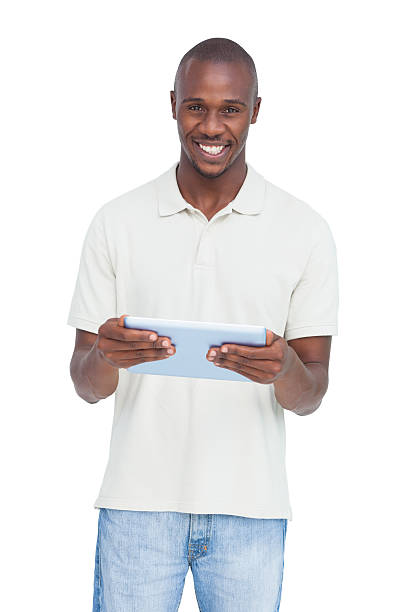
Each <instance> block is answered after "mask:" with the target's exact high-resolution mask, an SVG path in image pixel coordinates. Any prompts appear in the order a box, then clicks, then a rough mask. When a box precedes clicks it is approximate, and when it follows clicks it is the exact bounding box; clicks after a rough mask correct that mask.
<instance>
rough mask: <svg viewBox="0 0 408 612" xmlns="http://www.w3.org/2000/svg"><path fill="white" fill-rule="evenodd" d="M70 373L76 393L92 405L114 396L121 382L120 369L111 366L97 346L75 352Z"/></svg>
mask: <svg viewBox="0 0 408 612" xmlns="http://www.w3.org/2000/svg"><path fill="white" fill-rule="evenodd" d="M70 372H71V378H72V381H73V383H74V386H75V390H76V392H77V393H78V395H79V396H80V397H82V399H84V400H85V401H87V402H89V403H90V404H95V403H96V402H98V401H99V400H101V399H105V397H108V396H109V395H112V393H114V392H115V391H116V387H117V386H118V382H119V370H118V368H115V367H113V366H111V365H110V364H109V363H108V362H107V361H106V360H105V359H104V358H103V357H102V356H101V354H100V353H99V352H98V351H97V350H95V345H94V346H93V347H92V348H90V349H89V348H84V349H82V350H81V349H79V350H77V351H76V352H75V355H74V357H73V358H72V361H71V366H70Z"/></svg>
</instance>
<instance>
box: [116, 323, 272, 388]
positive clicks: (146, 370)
mask: <svg viewBox="0 0 408 612" xmlns="http://www.w3.org/2000/svg"><path fill="white" fill-rule="evenodd" d="M123 322H124V326H125V327H129V328H132V329H147V330H152V331H155V332H156V333H157V334H158V335H159V336H167V337H169V338H170V341H171V343H172V344H174V346H175V347H176V352H175V354H173V355H170V357H168V358H167V359H158V360H157V361H146V362H145V363H139V364H137V365H134V366H131V367H130V368H127V370H128V371H130V372H133V373H135V374H160V375H161V376H186V377H189V378H216V379H219V380H237V381H242V382H254V381H252V380H251V379H250V378H247V377H246V376H243V375H241V374H238V372H234V371H233V370H228V369H226V368H222V367H219V366H216V365H214V363H213V362H211V361H208V359H207V357H206V355H207V352H208V350H209V348H210V347H212V346H221V345H222V344H226V343H230V344H245V345H247V346H265V343H266V327H263V326H262V325H242V324H235V323H218V322H217V323H215V322H211V321H185V320H181V319H180V320H179V319H157V318H149V317H133V316H126V317H124V319H123Z"/></svg>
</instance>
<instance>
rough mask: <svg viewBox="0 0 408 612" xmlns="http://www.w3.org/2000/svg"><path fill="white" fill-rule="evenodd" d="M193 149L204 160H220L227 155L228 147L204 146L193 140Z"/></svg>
mask: <svg viewBox="0 0 408 612" xmlns="http://www.w3.org/2000/svg"><path fill="white" fill-rule="evenodd" d="M193 142H194V145H195V147H196V148H197V149H198V150H199V151H200V153H201V155H202V156H203V157H205V158H206V159H220V158H221V157H224V156H225V154H226V153H227V151H228V149H229V148H230V145H213V146H206V145H201V144H198V143H197V142H196V141H195V140H194V141H193Z"/></svg>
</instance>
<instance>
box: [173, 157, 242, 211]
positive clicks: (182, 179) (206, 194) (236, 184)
mask: <svg viewBox="0 0 408 612" xmlns="http://www.w3.org/2000/svg"><path fill="white" fill-rule="evenodd" d="M246 173H247V167H246V162H245V148H244V149H243V150H242V151H241V154H240V155H239V156H238V157H237V159H236V160H235V161H234V163H233V164H232V165H231V166H230V167H229V168H228V169H227V170H226V171H225V172H223V173H222V174H221V175H220V176H217V177H215V178H208V177H206V176H203V175H202V174H200V173H199V172H198V171H197V170H196V169H195V168H194V166H193V165H192V164H191V162H190V160H189V159H188V158H187V157H186V155H185V153H184V151H183V150H182V151H181V156H180V161H179V164H178V166H177V171H176V178H177V184H178V187H179V189H180V193H181V195H182V196H183V198H184V199H185V200H186V201H187V202H189V204H191V205H192V206H194V207H195V208H198V209H199V210H201V212H202V213H203V214H204V215H205V216H206V217H207V218H211V217H212V216H214V215H215V214H216V212H218V211H219V210H221V209H222V208H224V207H225V206H227V204H229V203H230V202H231V201H232V200H233V199H234V198H235V197H236V195H237V193H238V191H239V190H240V189H241V186H242V184H243V182H244V180H245V177H246Z"/></svg>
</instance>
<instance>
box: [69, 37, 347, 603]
mask: <svg viewBox="0 0 408 612" xmlns="http://www.w3.org/2000/svg"><path fill="white" fill-rule="evenodd" d="M170 97H171V107H172V113H173V118H174V119H175V120H176V121H177V127H178V132H179V137H180V142H181V154H180V160H179V161H178V162H177V163H174V164H173V165H172V166H171V168H170V169H168V170H167V171H166V172H164V173H163V174H161V175H160V176H159V177H158V178H156V179H154V180H152V181H149V182H148V183H146V184H144V185H141V186H139V187H137V188H136V189H134V190H132V191H130V192H128V193H126V194H124V195H122V196H120V197H118V198H116V199H114V200H112V201H111V202H108V203H107V204H105V205H104V206H102V207H101V208H100V209H99V210H98V211H97V213H96V214H95V216H94V218H93V220H92V222H91V224H90V226H89V229H88V232H87V235H86V238H85V241H84V246H83V250H82V254H81V261H80V267H79V273H78V279H77V284H76V287H75V291H74V296H73V299H72V304H71V310H70V314H69V318H68V323H69V324H70V325H72V326H74V327H76V328H77V332H76V343H75V349H74V354H73V356H72V361H71V376H72V379H73V382H74V385H75V388H76V391H77V393H78V394H79V395H80V397H82V398H83V399H84V400H86V401H87V402H89V403H95V402H97V401H99V400H101V399H103V398H106V397H108V396H109V395H111V394H113V393H115V410H114V417H113V425H112V437H111V443H110V455H109V461H108V464H107V466H106V471H105V475H104V479H103V483H102V487H101V490H100V493H99V496H98V498H97V500H96V501H95V504H94V507H95V508H99V509H100V510H99V521H98V539H97V545H96V555H95V580H94V607H93V610H94V612H96V611H99V610H108V611H112V612H113V611H115V610H121V612H126V611H130V610H140V611H147V610H154V611H155V612H160V610H163V611H164V610H177V609H178V606H179V602H180V600H181V596H182V591H183V585H184V580H185V576H186V573H187V571H188V568H189V567H191V570H192V573H193V577H194V587H195V592H196V597H197V602H198V605H199V608H200V610H217V611H219V612H224V611H227V610H228V611H230V610H231V611H232V610H233V611H234V612H238V611H240V610H242V611H244V610H245V612H249V611H252V610H253V611H256V612H263V611H265V612H266V611H269V610H270V611H275V610H279V606H280V598H281V587H282V577H283V565H284V561H283V557H284V544H285V536H286V527H287V521H288V520H291V518H292V513H291V508H290V503H289V497H288V488H287V481H286V471H285V424H284V410H289V411H291V412H294V413H296V414H298V415H307V414H310V413H312V412H314V411H315V410H316V409H317V408H318V407H319V406H320V404H321V401H322V398H323V396H324V394H325V392H326V390H327V386H328V366H329V356H330V345H331V336H332V335H336V334H337V308H338V288H337V284H338V282H337V263H336V247H335V243H334V240H333V237H332V234H331V231H330V229H329V227H328V224H327V222H326V221H325V220H324V219H323V217H322V216H321V215H320V214H319V213H317V212H316V211H315V210H314V209H313V208H312V207H310V206H309V205H308V204H306V203H304V202H302V201H300V200H298V199H297V198H295V197H294V196H292V195H290V194H288V193H287V192H285V191H283V190H281V189H279V188H278V187H276V186H275V185H273V184H272V183H270V182H269V181H267V180H266V179H265V178H263V177H262V176H261V175H260V174H259V173H257V172H256V171H255V169H254V168H253V167H252V166H251V165H250V164H247V163H246V161H245V145H246V139H247V136H248V130H249V126H250V124H252V123H255V122H256V120H257V117H258V113H259V108H260V103H261V98H260V97H258V84H257V76H256V70H255V65H254V63H253V60H252V58H251V57H250V56H249V55H248V54H247V53H246V51H245V50H244V49H243V48H242V47H240V46H239V45H238V44H237V43H235V42H234V41H231V40H229V39H225V38H212V39H208V40H205V41H203V42H201V43H199V44H198V45H196V46H195V47H193V48H192V49H191V50H190V51H189V52H188V53H186V54H185V55H184V57H183V58H182V60H181V62H180V65H179V67H178V70H177V74H176V78H175V83H174V90H173V91H171V92H170ZM124 313H127V314H130V315H137V316H145V317H159V318H169V319H187V320H198V321H219V322H225V323H242V324H244V323H247V324H255V325H264V326H265V327H267V338H266V344H265V346H264V347H247V346H240V345H234V344H231V343H228V344H225V345H222V346H220V347H216V349H215V350H214V351H208V352H207V355H206V357H207V359H208V360H210V361H212V362H213V364H214V367H220V368H227V369H230V370H234V371H236V372H238V373H240V374H242V375H244V376H245V377H246V378H248V381H247V382H242V381H225V380H215V379H198V378H196V379H193V378H188V377H172V376H160V375H144V374H138V375H137V374H134V373H131V372H129V371H128V370H127V369H126V368H128V367H130V366H131V365H134V364H136V363H142V362H144V361H154V360H157V359H171V358H172V355H174V352H175V346H174V345H172V343H171V338H169V337H157V334H155V333H154V334H153V336H152V335H151V332H150V331H141V330H131V329H127V328H125V327H124V326H123V317H124V316H125V315H124ZM166 340H167V344H166V343H165V341H166ZM223 349H227V351H226V352H224V351H223ZM169 350H170V351H171V352H169ZM213 352H214V353H215V354H214V355H213Z"/></svg>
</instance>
